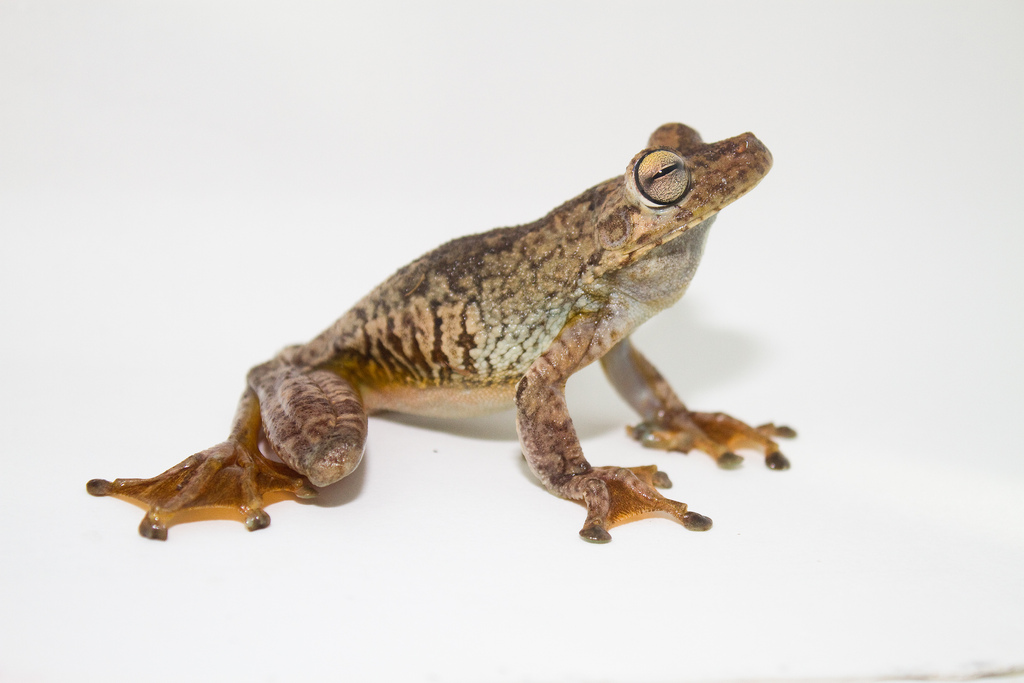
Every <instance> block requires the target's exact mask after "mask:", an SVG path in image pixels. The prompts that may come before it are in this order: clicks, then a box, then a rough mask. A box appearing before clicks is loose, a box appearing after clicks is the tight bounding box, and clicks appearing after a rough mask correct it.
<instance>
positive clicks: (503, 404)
mask: <svg viewBox="0 0 1024 683" xmlns="http://www.w3.org/2000/svg"><path fill="white" fill-rule="evenodd" d="M515 395H516V387H515V384H495V385H491V386H476V387H471V386H438V387H430V388H426V389H424V388H421V387H415V386H397V385H396V386H390V387H366V388H364V389H363V391H362V396H363V403H364V404H365V406H366V411H367V412H368V413H380V412H386V411H391V412H396V413H408V414H411V415H423V416H425V417H443V418H450V417H475V416H477V415H487V414H488V413H496V412H498V411H501V410H507V409H509V408H512V407H513V406H514V405H515Z"/></svg>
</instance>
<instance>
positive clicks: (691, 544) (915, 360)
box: [0, 0, 1024, 683]
mask: <svg viewBox="0 0 1024 683" xmlns="http://www.w3.org/2000/svg"><path fill="white" fill-rule="evenodd" d="M371 4H372V5H373V7H372V8H371V7H370V6H369V5H371ZM1022 29H1024V9H1022V6H1021V5H1020V4H1019V3H1012V2H1011V3H972V4H970V5H969V6H968V5H967V4H966V3H965V4H958V3H938V2H935V3H892V2H886V3H849V4H838V3H811V2H808V3H788V4H776V3H687V2H671V3H657V4H656V3H621V4H618V3H607V4H606V3H594V2H588V3H577V4H558V3H550V4H539V3H538V4H536V5H532V4H526V5H523V6H516V7H513V6H491V5H488V4H484V3H467V4H450V5H445V6H442V7H434V6H429V5H428V4H426V3H424V4H414V3H410V4H408V5H391V4H385V3H359V4H358V5H357V4H355V3H352V4H350V5H349V4H339V3H335V4H330V3H313V2H289V3H281V4H277V5H271V4H268V3H254V2H238V3H221V2H194V3H127V2H123V3H103V2H101V3H62V2H37V1H33V2H12V1H10V0H8V1H5V2H0V228H2V231H3V232H2V234H3V241H2V248H0V285H2V286H0V297H2V298H0V303H2V315H3V318H2V319H3V321H4V323H3V329H4V331H3V334H2V335H0V364H2V377H3V380H2V382H0V416H2V417H0V422H2V424H3V446H2V448H3V463H4V465H5V467H6V470H5V474H4V481H5V491H4V495H3V497H2V498H0V515H2V519H3V523H2V524H0V568H2V569H0V572H2V574H0V578H2V581H0V680H2V681H66V680H102V681H139V680H147V681H178V680H190V681H242V680H246V681H291V680H299V679H304V680H346V681H403V682H409V683H413V682H417V681H444V682H447V681H453V682H454V681H467V682H470V681H472V682H480V681H510V682H512V681H515V682H539V681H630V682H635V681H644V682H668V681H730V680H740V679H742V680H752V679H756V680H762V679H784V680H794V679H809V678H824V679H839V678H843V679H851V678H852V679H856V680H860V679H865V678H872V677H890V678H891V677H899V676H910V675H922V674H928V675H934V676H945V677H950V676H968V675H972V674H976V673H979V672H992V671H999V670H1003V669H1006V668H1012V667H1021V666H1024V626H1022V622H1024V615H1022V612H1024V610H1022V608H1024V580H1022V579H1021V576H1022V574H1024V531H1022V527H1024V525H1022V521H1024V502H1022V499H1024V496H1022V493H1024V459H1022V458H1021V455H1020V449H1021V439H1020V433H1021V429H1020V425H1021V415H1022V414H1024V389H1022V386H1024V363H1022V360H1021V349H1022V348H1024V306H1022V303H1024V297H1022V291H1024V290H1022V285H1024V275H1022V269H1021V262H1022V257H1024V237H1022V232H1024V230H1022V229H1024V208H1022V202H1021V200H1020V196H1021V188H1022V187H1024V172H1022V169H1024V164H1022V161H1021V159H1022V154H1024V126H1022V125H1021V122H1022V121H1024V87H1022V86H1024V43H1022V42H1021V35H1022ZM672 120H681V121H684V122H686V123H689V124H691V125H693V126H695V127H697V128H698V129H699V130H701V131H702V133H704V135H705V137H706V138H707V139H720V138H723V137H728V136H731V135H735V134H737V133H740V132H743V131H745V130H752V131H754V132H755V133H756V134H757V135H758V136H759V137H760V138H761V139H762V140H764V141H765V142H766V144H767V145H768V146H769V148H770V149H771V150H772V151H773V153H774V155H775V160H776V163H775V168H774V170H773V171H772V173H771V175H770V176H769V177H768V179H767V180H765V182H764V183H763V184H762V185H761V186H760V187H759V188H758V189H757V190H756V191H755V192H753V193H752V194H751V195H750V196H749V197H746V198H744V199H743V200H742V201H740V202H739V203H738V204H737V205H735V206H733V207H730V208H729V209H728V210H726V211H725V212H723V215H722V216H721V219H720V220H719V222H718V223H717V225H716V226H715V228H714V230H713V231H712V235H711V238H710V240H709V244H708V249H707V254H706V257H705V260H704V263H703V265H702V269H701V272H700V273H699V274H698V275H697V278H696V280H695V282H694V284H693V286H692V288H691V290H690V293H689V294H688V295H687V297H686V298H685V299H684V300H683V302H682V303H681V304H680V305H679V306H677V307H676V308H674V309H672V310H670V311H668V312H666V313H664V314H662V315H661V316H660V317H658V318H657V319H655V320H653V321H651V322H650V323H648V325H646V326H645V327H644V328H643V329H642V330H641V331H640V332H639V333H638V334H637V335H636V339H637V344H638V345H639V346H640V347H641V348H643V349H644V350H645V351H646V352H647V354H648V355H649V357H651V358H652V360H654V362H655V363H656V364H657V365H658V366H659V367H660V368H661V369H662V371H663V372H664V373H665V374H666V375H667V376H668V377H669V378H671V379H672V381H673V383H674V385H675V387H676V388H677V390H678V391H679V392H680V394H681V395H682V396H683V397H684V398H685V399H686V400H687V401H688V402H689V403H690V405H692V406H694V407H697V408H703V409H724V410H728V411H729V412H731V413H733V414H735V415H736V416H738V417H741V418H743V419H747V420H750V421H751V422H754V423H757V422H758V421H766V420H769V419H771V420H777V421H780V422H785V423H788V424H792V425H793V426H795V427H796V428H798V429H799V430H800V437H799V439H797V440H796V441H794V442H792V443H791V444H788V445H787V448H786V453H787V454H788V455H789V457H790V459H791V460H792V461H793V465H794V466H793V469H792V470H790V471H789V472H786V473H776V472H770V471H768V470H766V469H765V468H763V467H761V466H760V465H759V464H758V463H757V461H756V459H755V458H749V459H748V462H747V465H746V467H744V468H743V469H742V470H740V471H736V472H724V471H720V470H718V469H717V468H715V466H714V465H713V464H712V463H711V462H710V460H709V459H708V458H706V457H705V456H702V455H700V454H694V455H692V456H690V457H684V456H681V455H678V454H660V453H655V452H650V451H644V450H642V449H640V448H638V447H637V446H636V445H635V444H634V443H631V442H630V441H628V439H627V438H626V436H625V434H624V433H623V430H622V425H623V424H625V423H626V422H627V421H631V420H633V419H634V417H633V416H632V415H631V414H630V412H629V410H628V408H626V407H625V405H623V404H622V403H621V402H620V401H619V399H618V398H617V397H616V396H615V395H614V393H613V391H612V390H611V389H610V388H609V387H608V386H607V384H606V383H605V382H604V379H603V377H602V376H601V373H600V371H599V370H597V369H594V368H591V369H589V370H588V371H586V372H584V373H582V374H581V375H580V376H578V378H575V379H574V380H573V381H572V382H570V385H569V392H570V398H569V400H570V408H571V409H572V412H573V416H574V419H575V420H576V423H577V426H578V429H579V431H580V433H581V435H582V437H583V439H584V448H585V450H586V452H587V454H588V457H589V458H590V460H591V461H592V462H594V463H596V464H619V465H637V464H649V463H652V462H653V463H657V464H658V465H659V467H661V468H662V469H664V470H666V471H667V472H668V473H669V474H670V475H671V476H672V478H673V480H674V482H675V484H676V486H675V488H674V489H673V494H674V495H675V496H676V497H678V498H679V499H681V500H685V501H687V502H688V503H690V505H691V506H692V508H693V509H695V510H697V511H699V512H702V513H705V514H707V515H709V516H711V517H712V518H713V519H714V521H715V527H714V529H713V530H712V531H710V532H709V533H706V534H695V533H689V532H687V531H685V530H684V529H682V528H681V527H679V526H677V525H674V524H672V523H670V522H667V521H663V520H652V521H646V522H642V523H637V524H630V525H626V526H623V527H619V528H617V529H615V530H614V531H613V535H614V541H613V542H612V543H611V544H609V545H607V546H603V547H596V546H591V545H588V544H585V543H583V542H582V541H580V540H579V539H578V538H577V536H576V532H577V530H578V529H579V527H580V526H581V524H582V522H583V517H584V514H583V510H582V509H581V508H580V507H578V506H576V505H574V504H571V503H567V502H564V501H561V500H559V499H556V498H555V497H553V496H551V495H549V494H547V493H546V492H545V491H543V490H542V489H541V488H540V487H539V486H538V485H537V484H536V483H535V482H534V481H533V480H532V478H531V477H530V476H529V473H528V472H527V470H526V468H525V466H524V465H523V463H522V460H521V457H520V454H519V450H518V444H517V442H516V440H515V430H514V427H513V420H512V415H511V414H507V413H506V414H503V415H498V416H493V417H490V418H487V419H480V420H473V421H467V422H459V423H449V424H447V425H440V428H438V427H439V425H437V424H436V423H435V424H432V425H429V426H424V425H423V424H422V423H420V422H417V421H415V420H406V419H373V420H371V435H370V441H369V448H368V453H367V457H366V460H365V462H364V466H363V467H362V468H361V469H360V470H359V471H358V473H357V474H355V475H353V476H352V477H351V478H350V479H348V480H346V481H344V482H343V483H341V484H339V485H337V486H335V487H332V488H331V489H328V490H325V491H324V492H323V494H322V499H321V500H320V502H319V503H318V504H306V503H303V504H296V503H294V502H281V503H278V504H275V505H272V506H270V508H269V512H270V514H271V516H272V517H273V525H272V526H271V527H270V529H268V530H266V531H262V532H260V533H256V534H248V533H246V532H245V531H244V529H243V527H242V526H241V525H239V524H237V523H236V522H232V521H215V522H206V523H201V524H183V525H179V526H175V527H173V528H172V529H171V530H170V541H169V542H167V543H164V544H160V543H154V542H149V541H145V540H143V539H141V538H139V537H138V536H137V535H136V531H135V529H136V525H137V523H138V521H139V519H140V518H141V516H142V512H141V511H140V510H138V509H137V508H135V507H133V506H131V505H127V504H125V503H123V502H120V501H117V500H113V499H94V498H90V497H89V496H87V495H86V493H85V482H86V480H88V479H90V478H92V477H106V478H114V477H116V476H148V475H152V474H155V473H157V472H159V471H161V470H163V469H165V468H166V467H168V466H170V465H171V464H173V463H175V462H177V461H178V460H180V459H182V458H184V457H185V456H187V455H188V454H190V453H192V452H194V451H197V450H199V449H201V448H204V447H206V446H209V445H212V444H213V443H215V442H216V441H219V440H221V439H222V438H223V436H224V435H225V434H226V430H227V426H228V422H229V420H230V418H231V416H232V414H233V411H234V401H235V400H236V398H237V396H238V394H239V393H240V392H241V390H242V387H243V378H244V375H245V372H246V370H247V369H248V368H249V367H250V366H251V365H253V364H255V363H257V362H259V361H261V360H263V359H265V358H266V357H268V356H270V355H271V354H273V353H274V352H275V351H276V350H277V349H278V348H279V347H281V346H283V345H285V344H287V343H292V342H297V341H302V340H304V339H307V338H309V337H311V336H312V335H314V334H315V333H317V332H318V331H319V330H320V329H322V328H323V327H325V326H326V325H327V324H329V323H330V322H331V321H332V320H333V319H334V318H335V317H336V316H337V315H339V314H340V313H341V312H342V311H343V310H344V309H345V308H347V307H348V306H349V305H350V304H351V303H353V302H354V301H355V300H356V299H357V298H358V297H360V296H361V295H362V294H364V293H365V292H366V291H367V290H368V289H369V288H370V287H371V286H372V285H373V284H375V283H376V282H377V281H379V280H380V279H382V278H383V277H385V276H386V275H388V274H389V273H390V272H391V271H392V270H394V269H395V268H397V267H398V266H400V265H402V264H403V263H405V262H407V261H409V260H410V259H412V258H414V257H415V256H417V255H419V254H420V253H422V252H423V251H425V250H427V249H429V248H431V247H433V246H436V245H437V244H438V243H440V242H442V241H444V240H446V239H449V238H451V237H454V236H457V235H461V234H466V233H469V232H476V231H480V230H484V229H488V228H491V227H494V226H498V225H510V224H515V223H521V222H524V221H528V220H532V219H534V218H537V217H539V216H541V215H543V214H544V213H546V212H547V211H548V210H549V209H551V208H552V207H554V206H555V205H557V204H559V203H560V202H562V201H564V200H566V199H568V198H570V197H572V196H574V195H576V194H578V193H579V192H581V191H582V190H584V189H586V188H587V187H589V186H591V185H593V184H595V183H597V182H599V181H601V180H603V179H605V178H607V177H610V176H612V175H615V174H617V173H621V172H622V169H623V168H625V165H626V163H627V162H628V161H629V159H630V158H631V156H632V155H633V154H634V153H635V152H637V151H638V150H639V149H641V148H642V146H643V144H644V142H645V141H646V138H647V136H648V134H649V133H650V132H651V131H652V130H653V129H654V128H655V127H656V126H658V125H659V124H661V123H664V122H666V121H672Z"/></svg>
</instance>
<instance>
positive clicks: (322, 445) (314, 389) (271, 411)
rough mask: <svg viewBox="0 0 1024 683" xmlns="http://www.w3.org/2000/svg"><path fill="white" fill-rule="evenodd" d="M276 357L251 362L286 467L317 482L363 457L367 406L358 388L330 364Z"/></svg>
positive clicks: (266, 427) (272, 439)
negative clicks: (278, 361)
mask: <svg viewBox="0 0 1024 683" xmlns="http://www.w3.org/2000/svg"><path fill="white" fill-rule="evenodd" d="M273 363H274V361H271V363H268V364H266V365H263V366H259V367H256V368H254V369H253V370H252V371H251V372H250V374H249V383H250V385H251V386H253V387H254V388H255V390H256V393H257V395H258V396H259V399H260V410H261V412H262V415H263V432H264V435H265V436H266V439H267V442H268V443H269V444H270V446H271V447H272V448H273V449H274V451H275V452H276V453H277V454H278V456H280V458H281V460H283V461H284V462H285V464H287V465H288V466H289V467H291V468H292V469H294V470H296V471H297V472H300V473H301V474H304V475H305V476H307V477H308V478H309V480H310V481H311V482H312V483H313V484H315V485H317V486H327V485H328V484H333V483H334V482H336V481H338V480H339V479H341V478H342V477H345V476H346V475H348V474H349V473H351V472H352V470H354V469H355V468H356V467H357V466H358V465H359V462H360V460H362V457H363V448H364V444H365V442H366V411H365V410H364V408H363V404H362V400H361V398H360V395H359V392H358V391H357V390H356V389H355V388H354V387H353V386H352V385H351V384H350V383H349V382H348V381H347V380H346V379H344V378H343V377H340V376H339V375H337V374H335V373H333V372H330V371H328V370H308V369H305V370H304V369H302V368H298V367H295V366H290V365H281V366H278V367H275V366H274V365H273Z"/></svg>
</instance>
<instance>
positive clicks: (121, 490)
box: [86, 389, 316, 541]
mask: <svg viewBox="0 0 1024 683" xmlns="http://www.w3.org/2000/svg"><path fill="white" fill-rule="evenodd" d="M259 434H260V406H259V402H258V400H257V397H256V394H255V392H253V390H252V389H247V390H246V392H245V394H243V396H242V399H241V401H239V404H238V411H237V412H236V414H235V420H234V423H233V425H232V428H231V434H230V436H229V437H228V439H227V441H225V442H223V443H220V444H217V445H216V446H214V447H212V448H208V449H206V450H205V451H201V452H199V453H196V454H195V455H191V456H189V457H188V458H186V459H185V460H183V461H182V462H181V463H179V464H178V465H175V466H174V467H172V468H171V469H169V470H167V471H166V472H164V473H163V474H160V475H158V476H156V477H153V478H151V479H115V480H114V481H112V482H111V481H106V480H105V479H93V480H92V481H90V482H89V483H88V484H86V490H87V491H88V492H89V493H90V494H92V495H94V496H109V495H114V496H122V497H125V498H129V499H132V500H135V501H138V502H139V503H141V504H143V505H145V506H147V507H148V511H147V512H146V516H145V517H144V518H143V520H142V523H141V524H140V525H139V533H140V534H141V535H142V536H145V537H146V538H152V539H156V540H161V541H162V540H166V539H167V527H168V525H169V524H170V523H171V521H172V519H173V518H174V516H175V515H177V514H179V513H182V512H185V511H187V510H195V509H208V508H228V509H234V510H237V511H238V512H240V513H241V514H242V515H243V517H244V519H245V526H246V528H248V529H249V530H250V531H255V530H257V529H263V528H265V527H267V526H268V525H269V524H270V516H269V515H267V513H266V512H265V511H264V510H263V498H264V496H266V495H267V494H269V493H273V492H278V491H285V492H289V493H293V494H295V495H296V496H298V497H300V498H311V497H313V496H315V495H316V491H315V490H314V489H312V488H311V487H310V486H309V484H308V483H307V482H306V480H305V479H304V478H303V477H301V476H299V475H297V474H295V473H294V472H292V471H291V470H289V469H288V468H287V467H285V466H284V465H282V464H280V463H277V462H272V461H270V460H267V459H266V458H264V457H263V456H262V455H261V454H260V452H259V448H258V440H259Z"/></svg>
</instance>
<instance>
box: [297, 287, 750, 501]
mask: <svg viewBox="0 0 1024 683" xmlns="http://www.w3.org/2000/svg"><path fill="white" fill-rule="evenodd" d="M632 340H633V345H634V346H635V347H636V348H637V349H638V350H640V351H641V352H642V353H643V354H644V355H645V356H646V357H647V358H648V359H649V360H650V361H651V362H652V363H654V365H655V367H657V368H658V370H659V371H660V372H661V374H662V375H663V376H664V377H665V378H666V379H667V380H668V381H669V384H671V385H672V387H673V388H674V389H675V390H676V392H677V393H678V394H679V396H680V398H682V399H683V401H684V402H686V403H688V398H687V397H688V396H691V395H693V394H699V393H700V392H701V391H704V390H707V389H710V388H712V387H714V386H716V385H718V384H721V383H722V382H724V381H727V380H729V379H731V378H732V377H734V376H738V375H743V374H745V373H749V371H750V369H751V368H752V367H754V366H756V365H757V364H758V362H760V360H761V359H763V358H764V357H766V356H767V349H766V347H765V346H764V345H763V344H759V343H758V342H757V341H756V338H755V337H753V336H751V335H750V334H747V333H746V332H743V331H737V330H735V329H730V328H723V327H716V326H714V325H712V324H710V323H709V322H708V320H707V317H706V316H703V315H702V314H701V311H700V307H699V306H694V305H689V306H680V307H678V308H672V309H669V310H668V311H666V312H665V313H663V314H662V315H660V316H658V317H657V318H655V319H654V320H652V321H650V322H649V323H647V324H646V325H644V327H642V328H641V329H640V330H638V331H637V333H636V334H634V335H633V337H632ZM688 359H698V360H697V362H693V361H691V360H688ZM566 401H567V403H568V405H569V412H570V414H571V415H572V421H573V425H575V427H576V433H577V435H578V436H579V437H580V439H581V440H583V441H585V440H587V439H591V438H596V437H598V436H602V435H605V434H608V433H610V432H615V431H617V430H623V429H624V428H625V425H627V424H633V423H635V422H637V416H636V413H634V412H633V410H632V409H631V408H630V407H629V406H628V405H626V403H625V402H624V401H623V400H622V399H621V398H619V396H618V394H617V393H616V392H615V389H614V387H612V386H611V384H609V382H608V380H607V378H606V377H605V375H604V372H603V371H602V370H601V368H600V363H593V364H592V365H590V366H589V367H587V368H584V369H583V370H582V371H581V372H579V373H578V374H576V375H573V376H572V377H571V378H570V379H569V382H568V383H567V384H566ZM694 408H699V409H702V410H718V409H721V408H723V407H722V406H694ZM375 418H376V419H375V420H374V422H377V423H378V425H379V423H380V421H388V422H397V423H399V424H403V425H408V426H411V427H421V428H424V429H429V430H433V431H439V432H445V433H447V434H452V435H454V436H459V437H464V438H467V439H480V440H484V441H505V442H516V441H518V436H517V434H516V425H515V421H516V420H515V412H514V411H513V410H511V409H510V410H503V411H501V412H498V413H492V414H490V415H482V416H480V417H469V418H458V419H443V418H430V417H422V416H419V415H404V414H400V413H384V414H381V415H378V416H375ZM373 431H374V425H373V424H372V423H371V425H370V433H369V435H368V447H367V450H368V451H371V450H372V449H373ZM516 448H517V449H518V444H517V445H516ZM365 467H366V463H365V462H364V463H363V464H362V465H361V466H360V467H358V468H357V469H356V470H355V471H354V472H353V473H352V474H351V475H349V476H348V477H346V478H345V479H343V480H342V481H340V482H338V483H337V484H335V485H333V486H330V487H328V488H325V489H323V490H321V493H320V496H318V497H317V498H315V499H313V500H312V501H310V502H312V503H313V504H315V505H321V506H328V507H334V506H337V505H343V504H345V503H347V502H349V501H351V500H353V499H355V498H356V497H357V496H358V495H359V491H360V489H362V486H363V477H364V473H363V470H364V468H365ZM523 470H524V473H526V472H527V470H526V467H525V463H524V466H523Z"/></svg>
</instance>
